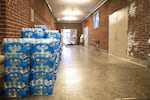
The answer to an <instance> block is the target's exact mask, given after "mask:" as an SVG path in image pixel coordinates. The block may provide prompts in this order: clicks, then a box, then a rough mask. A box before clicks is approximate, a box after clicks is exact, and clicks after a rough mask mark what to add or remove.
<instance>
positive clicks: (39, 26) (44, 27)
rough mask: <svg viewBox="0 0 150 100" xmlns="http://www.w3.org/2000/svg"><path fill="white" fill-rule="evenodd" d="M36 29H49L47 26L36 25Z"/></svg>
mask: <svg viewBox="0 0 150 100" xmlns="http://www.w3.org/2000/svg"><path fill="white" fill-rule="evenodd" d="M34 27H35V28H41V29H43V30H47V27H46V26H45V25H35V26H34Z"/></svg>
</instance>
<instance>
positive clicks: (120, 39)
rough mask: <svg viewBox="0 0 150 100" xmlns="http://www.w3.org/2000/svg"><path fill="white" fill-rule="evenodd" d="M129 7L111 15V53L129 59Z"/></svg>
mask: <svg viewBox="0 0 150 100" xmlns="http://www.w3.org/2000/svg"><path fill="white" fill-rule="evenodd" d="M127 30H128V7H125V8H123V9H121V10H118V11H116V12H114V13H113V14H111V15H109V53H110V54H112V55H115V56H118V57H121V58H126V57H127V42H128V38H127V37H128V36H127Z"/></svg>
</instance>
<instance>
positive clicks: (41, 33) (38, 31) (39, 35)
mask: <svg viewBox="0 0 150 100" xmlns="http://www.w3.org/2000/svg"><path fill="white" fill-rule="evenodd" d="M34 33H35V38H37V39H40V38H44V36H45V33H44V31H43V29H41V28H35V31H34Z"/></svg>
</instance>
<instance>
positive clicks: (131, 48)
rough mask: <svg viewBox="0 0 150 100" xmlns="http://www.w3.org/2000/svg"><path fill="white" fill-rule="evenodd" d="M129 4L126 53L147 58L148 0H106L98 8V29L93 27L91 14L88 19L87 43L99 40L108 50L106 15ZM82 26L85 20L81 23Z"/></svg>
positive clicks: (149, 29) (149, 12) (149, 31)
mask: <svg viewBox="0 0 150 100" xmlns="http://www.w3.org/2000/svg"><path fill="white" fill-rule="evenodd" d="M126 6H129V18H128V19H129V25H128V30H129V31H128V51H127V54H128V55H129V56H131V57H133V58H138V59H142V60H146V59H147V55H148V53H150V43H148V39H149V38H150V28H149V27H148V26H150V0H108V1H107V2H106V3H105V4H104V5H103V6H101V7H100V8H99V13H100V25H99V28H98V29H93V14H91V15H90V16H89V17H88V18H87V19H86V20H85V21H87V20H88V27H89V43H90V45H93V43H94V41H95V40H99V41H100V43H101V44H100V45H101V49H104V50H108V36H109V34H108V29H109V28H108V25H109V24H108V22H109V21H108V16H109V15H110V14H111V13H113V12H115V11H117V10H119V9H121V8H123V7H126ZM82 24H83V25H82V26H83V28H84V26H85V25H84V24H85V22H83V23H82Z"/></svg>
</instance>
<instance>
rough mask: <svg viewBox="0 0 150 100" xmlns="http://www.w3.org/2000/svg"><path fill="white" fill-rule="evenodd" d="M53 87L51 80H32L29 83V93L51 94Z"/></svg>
mask: <svg viewBox="0 0 150 100" xmlns="http://www.w3.org/2000/svg"><path fill="white" fill-rule="evenodd" d="M53 87H54V81H53V80H33V81H31V82H30V93H31V94H34V95H48V94H52V93H53Z"/></svg>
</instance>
